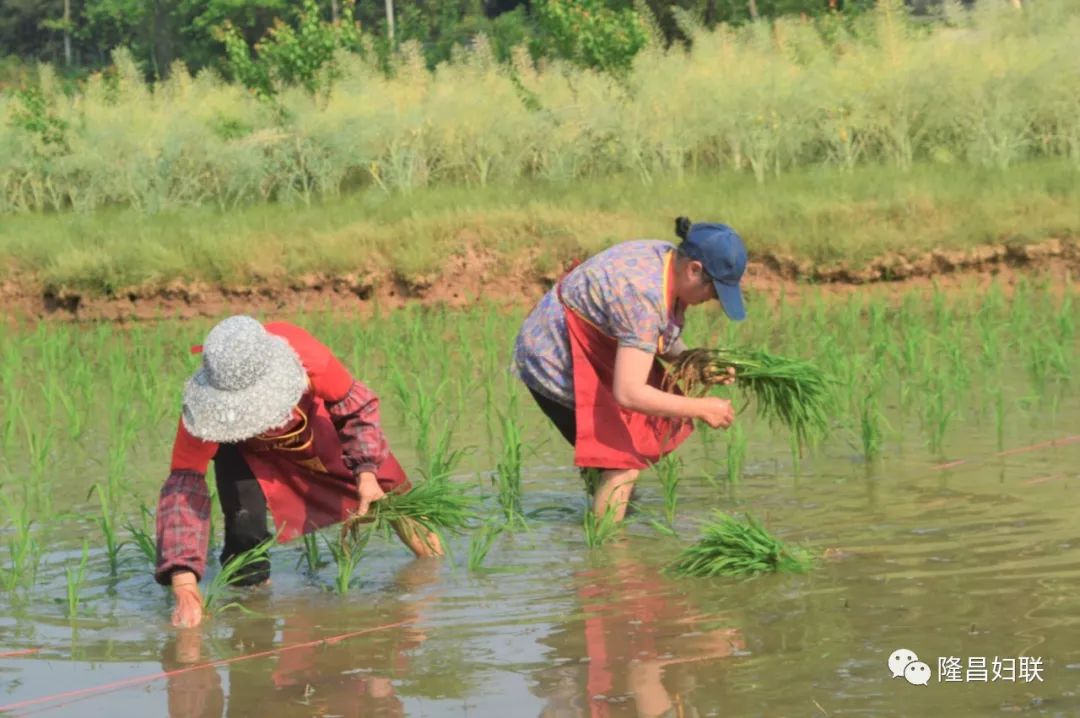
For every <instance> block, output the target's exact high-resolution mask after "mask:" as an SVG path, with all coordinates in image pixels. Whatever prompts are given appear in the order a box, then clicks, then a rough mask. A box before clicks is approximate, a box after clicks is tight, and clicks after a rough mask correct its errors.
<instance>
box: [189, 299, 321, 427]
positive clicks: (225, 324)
mask: <svg viewBox="0 0 1080 718" xmlns="http://www.w3.org/2000/svg"><path fill="white" fill-rule="evenodd" d="M202 359H203V361H202V366H201V367H200V368H199V370H198V371H197V372H195V374H194V375H193V376H192V377H191V378H190V379H188V381H187V383H186V384H185V385H184V407H183V413H182V416H183V419H182V420H183V422H184V427H185V428H186V429H187V430H188V432H189V433H190V434H191V435H192V436H194V437H197V438H199V439H202V440H203V441H213V442H217V443H235V442H239V441H244V440H245V439H250V438H252V437H254V436H257V435H259V434H261V433H263V432H265V431H269V430H271V429H277V428H280V427H282V426H285V425H286V424H287V423H288V422H289V419H290V418H291V417H292V411H293V408H294V407H295V406H296V403H297V402H298V401H300V397H301V396H303V394H304V391H305V390H306V389H307V383H308V378H307V372H306V371H305V370H304V365H303V364H302V363H301V362H300V357H299V356H297V354H296V351H295V350H294V349H293V348H292V347H291V346H290V345H289V343H288V342H287V341H285V339H283V338H282V337H279V336H276V335H274V334H271V333H270V332H268V331H266V328H265V327H264V326H263V325H262V324H261V323H259V321H258V320H257V319H254V318H252V317H249V316H245V315H237V316H232V317H229V318H228V319H225V320H223V321H221V322H220V323H219V324H217V325H216V326H215V327H214V328H213V329H211V330H210V333H209V334H207V336H206V341H205V343H204V344H203V349H202Z"/></svg>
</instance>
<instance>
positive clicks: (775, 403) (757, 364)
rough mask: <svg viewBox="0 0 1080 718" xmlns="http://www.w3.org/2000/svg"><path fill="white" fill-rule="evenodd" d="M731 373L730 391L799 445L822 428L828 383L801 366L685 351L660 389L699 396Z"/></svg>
mask: <svg viewBox="0 0 1080 718" xmlns="http://www.w3.org/2000/svg"><path fill="white" fill-rule="evenodd" d="M732 367H733V368H734V369H735V374H736V384H735V385H736V386H737V387H740V388H742V389H744V390H745V391H747V392H749V394H750V395H751V396H752V397H753V399H754V401H755V403H756V405H757V409H758V412H759V413H761V415H762V416H764V417H766V418H767V419H768V420H769V421H772V422H777V421H778V422H780V423H782V424H784V425H785V426H787V427H788V428H789V429H790V430H791V431H792V432H794V434H795V438H796V439H797V440H798V442H799V443H800V444H802V445H806V444H808V443H810V440H811V439H813V438H816V437H820V436H822V435H823V434H824V433H825V432H826V430H827V428H828V406H829V391H828V382H827V380H826V379H825V376H824V375H823V374H822V372H821V370H820V369H818V368H817V367H816V366H814V365H813V364H811V363H810V362H807V361H802V360H799V359H786V358H784V357H779V356H774V355H772V354H769V353H767V352H763V351H752V350H748V349H690V350H687V351H685V352H683V353H682V354H680V355H679V356H678V357H677V358H676V359H675V360H674V361H672V362H671V365H670V366H669V368H668V374H667V381H666V386H665V389H666V390H669V391H670V390H671V389H673V388H674V387H675V386H678V387H679V389H680V390H681V391H682V392H683V393H684V394H686V395H687V396H702V395H704V394H705V393H707V392H708V391H709V389H710V388H711V387H713V386H715V385H717V384H719V383H721V382H722V381H723V380H724V379H725V378H726V377H727V376H728V369H729V368H732Z"/></svg>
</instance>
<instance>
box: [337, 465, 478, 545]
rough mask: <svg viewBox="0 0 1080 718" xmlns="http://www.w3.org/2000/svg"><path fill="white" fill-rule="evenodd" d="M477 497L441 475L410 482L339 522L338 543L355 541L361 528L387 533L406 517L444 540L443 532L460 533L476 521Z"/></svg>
mask: <svg viewBox="0 0 1080 718" xmlns="http://www.w3.org/2000/svg"><path fill="white" fill-rule="evenodd" d="M477 501H478V499H477V498H476V497H475V496H472V495H470V494H469V493H467V492H466V490H465V488H464V487H463V486H461V485H460V484H455V483H453V482H451V481H449V480H448V479H445V478H433V479H426V480H424V481H420V482H417V483H416V484H413V487H412V489H410V490H409V492H408V493H404V494H387V495H386V496H384V497H383V498H381V499H379V500H378V501H376V502H374V503H372V504H371V506H370V508H369V509H368V512H367V514H365V515H364V516H356V515H352V516H350V517H349V518H347V519H345V521H344V522H343V523H342V524H341V540H342V545H343V546H344V545H347V544H346V539H347V538H349V537H351V538H352V539H353V540H356V538H357V536H358V534H359V533H360V532H361V531H362V530H367V529H374V530H376V531H383V532H384V533H386V534H387V535H389V532H390V530H391V528H392V524H394V523H396V522H399V521H402V520H408V521H412V522H414V523H416V524H419V525H420V526H422V527H423V528H425V529H427V530H428V531H431V532H432V533H434V534H435V535H436V536H438V537H439V538H440V539H442V540H443V545H444V546H445V545H446V542H445V538H446V537H445V535H444V532H445V531H452V532H454V533H462V532H464V531H466V530H467V529H470V528H472V527H473V525H474V524H476V523H477V522H478V521H479V515H478V514H477V513H476V511H475V508H476V505H477Z"/></svg>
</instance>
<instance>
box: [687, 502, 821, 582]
mask: <svg viewBox="0 0 1080 718" xmlns="http://www.w3.org/2000/svg"><path fill="white" fill-rule="evenodd" d="M812 566H813V557H812V556H811V554H810V552H809V551H807V550H806V549H803V548H800V547H792V546H788V545H786V544H785V543H784V542H782V541H780V539H778V538H776V537H775V536H773V535H772V534H771V533H770V532H769V531H768V530H767V529H766V528H765V527H764V526H762V525H761V524H760V523H758V522H757V521H756V520H755V519H754V518H753V517H752V516H750V515H749V514H747V515H746V520H745V521H739V520H737V519H735V518H734V517H732V516H728V515H727V514H725V513H723V512H722V511H715V512H714V514H713V520H712V521H711V522H709V523H708V524H706V525H705V528H704V531H703V532H702V535H701V539H700V540H698V542H697V543H695V544H693V545H692V546H688V547H687V548H686V549H684V550H683V552H682V553H681V554H679V556H678V557H676V559H675V561H674V562H673V563H672V564H671V565H670V566H668V569H667V570H668V571H669V572H670V573H672V574H674V575H676V576H683V577H688V576H695V577H713V576H755V575H758V574H762V573H805V572H806V571H808V570H809V569H810V568H811V567H812Z"/></svg>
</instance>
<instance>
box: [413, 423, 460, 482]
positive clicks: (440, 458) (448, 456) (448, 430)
mask: <svg viewBox="0 0 1080 718" xmlns="http://www.w3.org/2000/svg"><path fill="white" fill-rule="evenodd" d="M453 435H454V428H453V422H447V423H446V425H445V426H444V427H443V428H442V430H441V431H439V437H438V439H436V440H435V446H434V448H433V449H432V450H431V452H430V455H429V456H428V457H427V466H426V467H424V468H422V469H421V470H420V473H421V474H423V475H424V478H425V479H428V480H431V479H442V478H448V477H449V476H450V475H451V474H453V473H454V471H455V470H456V469H457V467H458V465H459V464H460V463H461V460H462V459H464V458H465V456H467V455H468V454H469V452H470V451H472V449H471V448H470V447H465V448H459V449H451V448H450V442H451V441H452V440H453Z"/></svg>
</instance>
